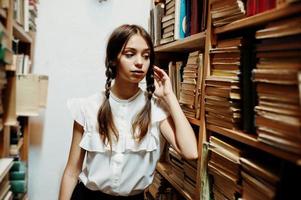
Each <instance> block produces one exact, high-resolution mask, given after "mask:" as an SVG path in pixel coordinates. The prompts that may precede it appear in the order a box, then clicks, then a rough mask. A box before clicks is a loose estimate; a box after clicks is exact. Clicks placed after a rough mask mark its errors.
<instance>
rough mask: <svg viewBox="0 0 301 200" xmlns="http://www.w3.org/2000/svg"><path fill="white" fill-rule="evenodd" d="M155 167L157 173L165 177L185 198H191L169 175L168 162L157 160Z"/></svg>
mask: <svg viewBox="0 0 301 200" xmlns="http://www.w3.org/2000/svg"><path fill="white" fill-rule="evenodd" d="M156 169H157V170H158V171H159V173H160V174H161V175H162V176H163V177H164V178H165V179H167V181H168V182H169V183H170V184H171V185H172V186H173V187H174V188H175V189H176V190H177V191H178V192H179V193H180V194H181V195H182V196H183V197H184V198H185V199H189V200H192V199H193V198H191V196H190V195H189V194H188V193H187V192H186V191H185V190H183V188H182V187H181V186H179V185H178V184H177V183H176V182H175V181H174V180H173V179H172V178H171V176H170V174H171V166H170V165H169V164H168V163H163V162H158V164H157V167H156Z"/></svg>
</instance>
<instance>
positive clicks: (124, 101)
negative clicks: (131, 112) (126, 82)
mask: <svg viewBox="0 0 301 200" xmlns="http://www.w3.org/2000/svg"><path fill="white" fill-rule="evenodd" d="M141 92H142V90H141V88H139V90H138V92H137V93H136V94H134V95H133V96H132V97H130V98H128V99H119V98H118V97H117V96H115V94H114V93H113V92H112V91H111V92H110V97H112V99H113V100H114V101H116V102H119V103H130V102H131V101H134V100H135V99H136V98H137V97H138V96H139V94H140V93H141Z"/></svg>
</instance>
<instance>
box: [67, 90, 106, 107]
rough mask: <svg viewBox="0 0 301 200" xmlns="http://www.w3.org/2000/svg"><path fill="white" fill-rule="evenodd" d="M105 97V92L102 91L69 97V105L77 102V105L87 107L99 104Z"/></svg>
mask: <svg viewBox="0 0 301 200" xmlns="http://www.w3.org/2000/svg"><path fill="white" fill-rule="evenodd" d="M103 99H104V92H103V91H101V92H99V93H94V94H91V95H89V96H84V97H72V98H69V99H68V100H67V105H70V104H77V106H80V107H81V108H85V107H90V106H95V105H99V104H100V103H101V102H103Z"/></svg>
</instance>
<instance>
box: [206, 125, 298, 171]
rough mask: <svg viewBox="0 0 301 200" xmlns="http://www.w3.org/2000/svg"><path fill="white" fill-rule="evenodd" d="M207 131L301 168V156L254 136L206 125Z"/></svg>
mask: <svg viewBox="0 0 301 200" xmlns="http://www.w3.org/2000/svg"><path fill="white" fill-rule="evenodd" d="M207 129H208V130H210V131H213V132H215V133H218V134H221V135H224V136H226V137H228V138H231V139H233V140H236V141H239V142H241V143H244V144H246V145H249V146H252V147H255V148H257V149H260V150H262V151H264V152H267V153H270V154H272V155H274V156H277V157H279V158H282V159H284V160H288V161H291V162H293V163H296V164H297V165H299V166H301V156H299V155H295V154H292V153H289V152H286V151H284V150H281V149H277V148H274V147H272V146H269V145H266V144H264V143H262V142H259V141H258V140H257V139H256V136H253V135H249V134H247V133H244V132H242V131H238V130H231V129H227V128H223V127H218V126H214V125H210V124H208V125H207Z"/></svg>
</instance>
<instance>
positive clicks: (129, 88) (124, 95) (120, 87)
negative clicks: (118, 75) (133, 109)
mask: <svg viewBox="0 0 301 200" xmlns="http://www.w3.org/2000/svg"><path fill="white" fill-rule="evenodd" d="M138 85H139V84H138V83H122V82H121V81H118V80H117V79H115V81H114V85H113V86H112V88H111V91H112V92H113V93H114V95H115V96H116V97H117V98H119V99H129V98H131V97H132V96H134V95H135V94H136V93H137V92H138V91H139V89H140V88H139V86H138Z"/></svg>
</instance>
